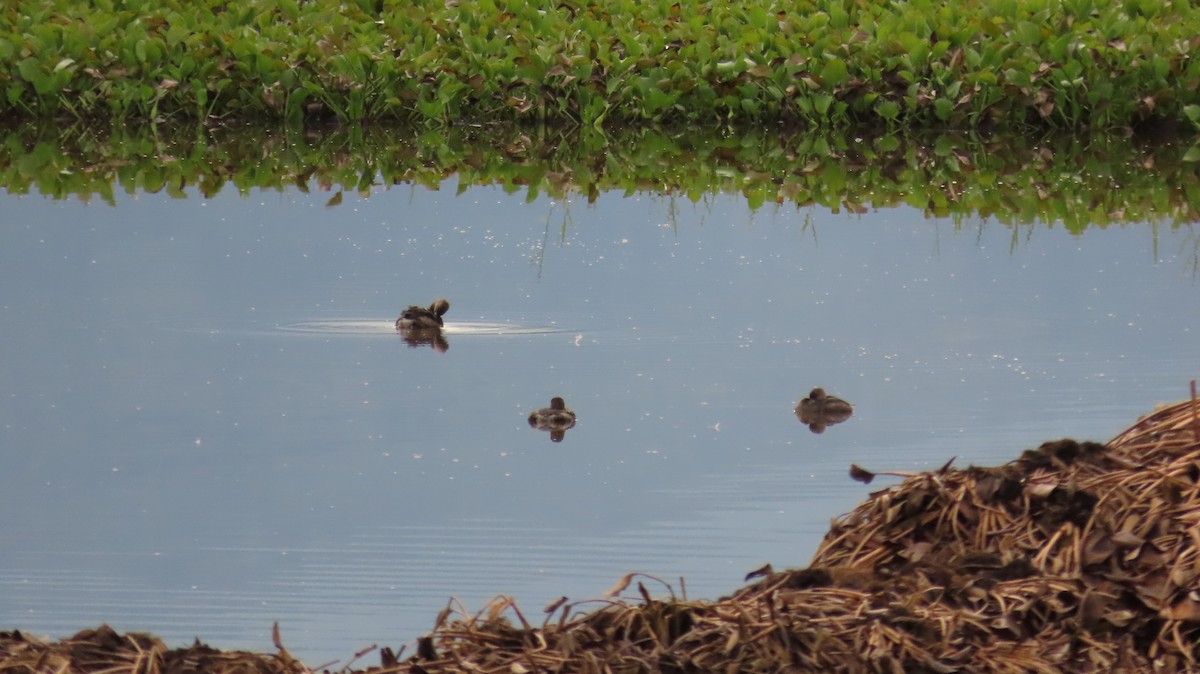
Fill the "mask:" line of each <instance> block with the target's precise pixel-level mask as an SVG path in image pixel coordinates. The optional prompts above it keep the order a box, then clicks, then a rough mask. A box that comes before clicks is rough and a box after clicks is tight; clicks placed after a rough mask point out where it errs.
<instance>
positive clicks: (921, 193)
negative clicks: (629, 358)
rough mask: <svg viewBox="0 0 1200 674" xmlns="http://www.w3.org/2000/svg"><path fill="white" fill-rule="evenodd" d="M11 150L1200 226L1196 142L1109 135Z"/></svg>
mask: <svg viewBox="0 0 1200 674" xmlns="http://www.w3.org/2000/svg"><path fill="white" fill-rule="evenodd" d="M2 135H3V141H2V142H0V187H2V188H4V189H6V190H7V191H8V192H10V193H27V192H30V191H36V192H40V193H42V194H45V195H49V196H52V197H54V198H72V197H75V198H81V199H85V200H86V199H93V198H98V199H101V200H103V201H106V202H108V203H115V193H116V192H117V191H124V192H127V193H131V194H132V193H138V192H166V193H168V194H171V195H173V196H177V197H186V196H188V195H189V194H190V195H193V196H195V195H197V194H198V195H201V196H204V197H209V196H213V195H215V194H216V193H218V192H220V191H221V190H223V189H236V190H238V191H239V192H242V193H247V192H250V191H252V190H255V189H264V190H281V189H284V188H293V187H294V188H298V189H300V190H302V191H308V190H319V191H323V192H327V193H329V200H328V203H329V205H330V206H336V205H337V204H338V203H340V202H341V200H342V198H343V193H344V192H351V193H358V194H360V195H364V196H369V195H370V194H372V193H374V192H377V191H381V190H387V189H392V188H393V187H394V186H396V185H421V186H425V187H428V188H431V189H438V188H441V187H444V186H450V185H457V187H458V189H459V190H465V189H466V188H467V187H469V186H471V185H500V186H503V188H504V189H505V190H507V191H508V192H510V193H522V194H524V195H525V198H526V199H528V200H530V201H532V200H533V199H536V198H538V197H539V196H541V195H549V196H552V197H555V198H559V199H567V198H571V199H578V200H586V201H594V200H595V199H598V198H599V196H600V194H601V193H604V192H609V193H617V194H620V193H627V194H628V193H634V192H650V193H655V194H661V195H667V196H669V197H671V198H682V199H686V200H690V201H693V202H699V201H703V200H705V199H708V198H710V197H711V196H712V195H716V194H740V195H742V196H743V197H744V198H745V199H746V201H747V203H749V205H750V206H751V207H752V208H755V209H758V208H761V207H763V206H766V205H769V206H777V205H788V206H797V207H802V206H809V205H816V206H818V207H820V208H824V209H829V210H831V211H835V212H849V213H857V212H863V211H865V210H867V209H870V208H883V207H889V206H896V205H901V204H907V205H910V206H914V207H916V208H918V209H921V210H923V211H924V212H925V213H926V214H928V215H930V216H941V217H958V216H971V217H974V216H975V215H976V214H977V215H979V216H982V217H984V218H988V219H993V220H997V221H1000V222H1003V223H1009V224H1023V223H1030V222H1044V223H1051V224H1061V225H1063V226H1065V227H1067V228H1068V229H1069V230H1071V231H1074V232H1079V231H1082V230H1083V229H1085V228H1087V227H1088V226H1105V225H1107V224H1109V223H1124V222H1147V221H1151V222H1169V223H1172V224H1179V223H1185V222H1195V221H1196V220H1197V219H1200V212H1198V207H1197V204H1200V173H1198V171H1197V166H1196V164H1195V163H1193V162H1191V161H1188V157H1187V155H1188V154H1189V152H1188V151H1187V149H1186V146H1185V144H1178V143H1174V142H1163V141H1162V140H1161V139H1160V140H1156V141H1155V142H1140V141H1139V140H1138V139H1137V138H1136V137H1119V136H1114V135H1111V134H1107V135H1097V136H1090V137H1089V136H1082V135H1079V134H1069V135H1066V136H1061V137H1048V138H1033V137H1029V136H1018V137H1004V138H1000V137H995V138H991V139H985V138H980V137H977V136H971V135H966V134H945V135H929V136H924V137H919V136H903V135H896V134H886V135H878V136H873V137H862V136H845V135H839V134H825V135H814V134H811V133H799V132H797V133H794V134H785V133H779V132H777V131H762V130H760V131H758V132H754V133H748V134H741V135H732V134H725V133H717V132H710V133H696V132H691V131H677V132H673V133H667V132H663V131H661V130H651V129H637V130H627V131H624V132H621V133H616V134H600V133H596V132H583V133H581V132H579V131H578V130H577V131H568V130H564V129H558V128H554V127H541V128H539V129H537V130H536V131H535V130H533V129H526V130H524V131H523V130H522V129H519V128H516V127H512V126H503V127H496V128H491V129H477V128H465V127H459V128H455V129H452V130H449V131H447V132H441V131H427V132H411V133H404V132H401V131H398V130H396V129H394V128H376V127H369V126H368V127H358V126H355V127H350V128H343V129H340V130H337V131H333V132H329V133H317V132H315V131H313V130H311V129H310V130H308V131H307V132H305V131H302V130H299V129H284V130H278V129H263V128H260V127H254V126H245V125H237V126H228V127H217V128H212V129H205V128H200V127H192V128H191V129H182V128H180V127H178V126H170V127H160V128H159V129H158V130H157V132H155V133H151V132H149V131H148V130H143V131H140V132H134V131H131V130H129V129H128V128H125V127H118V129H117V130H116V131H114V132H111V133H109V132H96V131H93V130H88V129H73V128H68V129H65V130H63V129H60V128H58V127H47V126H40V125H39V126H35V125H28V126H24V127H18V128H13V129H9V130H8V132H7V133H5V134H2Z"/></svg>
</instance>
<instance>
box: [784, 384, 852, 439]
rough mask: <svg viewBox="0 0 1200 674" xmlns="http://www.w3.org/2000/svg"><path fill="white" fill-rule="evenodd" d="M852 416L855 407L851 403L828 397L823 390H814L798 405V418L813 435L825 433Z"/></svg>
mask: <svg viewBox="0 0 1200 674" xmlns="http://www.w3.org/2000/svg"><path fill="white" fill-rule="evenodd" d="M852 414H854V407H853V406H852V405H851V404H850V403H848V402H846V401H845V400H842V399H841V398H837V397H834V396H831V395H827V394H826V393H825V389H823V388H815V389H813V390H812V391H810V392H809V394H808V397H807V398H805V399H803V400H801V401H800V404H799V405H796V418H797V419H799V420H800V423H802V424H805V425H806V426H808V430H810V431H812V432H813V433H824V432H825V428H826V427H827V426H832V425H834V424H840V423H842V422H843V421H845V420H847V419H849V418H850V416H851V415H852Z"/></svg>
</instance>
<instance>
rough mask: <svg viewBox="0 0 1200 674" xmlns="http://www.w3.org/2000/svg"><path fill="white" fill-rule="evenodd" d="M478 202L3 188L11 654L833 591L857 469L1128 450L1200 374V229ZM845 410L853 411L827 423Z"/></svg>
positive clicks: (349, 635)
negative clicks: (82, 633) (813, 573)
mask: <svg viewBox="0 0 1200 674" xmlns="http://www.w3.org/2000/svg"><path fill="white" fill-rule="evenodd" d="M444 187H445V186H444ZM454 193H455V190H453V189H443V190H442V191H427V190H424V189H421V188H414V189H409V188H407V187H405V188H393V189H392V190H390V191H385V192H379V193H376V194H375V195H373V196H371V197H370V198H369V199H361V198H356V197H354V196H352V195H346V197H345V199H344V201H343V203H342V205H340V206H338V207H336V208H325V207H324V204H325V203H326V202H327V201H328V195H327V194H319V193H318V194H314V195H307V194H303V193H300V192H298V191H284V192H279V193H254V194H252V195H250V196H249V197H245V198H243V197H240V196H237V195H235V194H230V193H224V194H221V195H218V196H217V197H216V198H213V199H209V200H205V199H202V198H199V197H197V196H195V195H194V194H193V195H192V196H191V197H189V198H187V199H183V200H172V199H169V198H167V197H165V196H162V195H147V194H138V195H136V196H124V197H119V198H118V203H117V206H116V207H115V208H114V207H108V206H103V205H86V204H81V203H78V202H73V201H62V202H51V201H48V200H44V199H42V198H40V197H36V196H35V197H13V196H3V197H0V202H2V205H0V232H2V237H3V238H2V240H0V284H2V287H3V288H4V291H3V293H2V294H0V316H2V317H3V325H4V346H3V348H2V349H0V368H2V369H0V372H2V373H3V376H2V377H0V382H2V383H0V397H2V399H3V401H4V404H3V405H0V461H2V465H3V472H2V473H0V512H3V513H5V515H6V516H5V517H3V518H0V541H2V542H3V543H2V545H0V627H15V628H21V629H28V630H31V631H33V632H35V633H45V634H52V635H67V634H71V633H73V632H74V631H76V630H78V629H82V628H85V627H91V626H94V625H96V624H98V623H100V622H109V623H110V624H112V625H114V626H115V627H116V628H117V629H121V630H147V631H153V632H155V633H157V634H159V635H160V636H163V637H164V638H165V639H166V640H167V641H168V642H169V643H171V644H173V645H181V644H184V643H187V642H190V640H191V639H192V638H193V637H196V636H199V637H201V638H202V639H203V640H205V641H208V642H210V643H212V644H214V645H216V646H219V647H222V648H248V649H253V650H270V648H271V641H270V631H271V625H272V622H274V621H279V623H280V628H281V631H282V635H283V639H284V642H285V644H286V645H287V646H288V647H289V649H290V650H291V651H292V652H293V653H295V654H296V655H298V656H299V657H301V658H302V659H304V660H305V661H306V662H308V663H309V664H310V665H317V664H320V663H322V662H325V661H327V660H333V659H342V660H343V661H344V660H345V659H346V658H348V657H349V656H350V655H351V654H352V653H353V652H354V651H355V650H357V649H359V648H361V647H363V646H366V645H369V644H371V643H378V644H380V645H392V646H398V645H400V644H403V643H410V642H411V641H412V640H414V639H415V637H417V636H418V635H420V634H422V633H424V632H425V631H427V630H428V629H429V627H430V626H431V625H432V623H433V620H434V618H435V616H436V614H437V613H438V611H440V610H441V609H442V608H443V607H445V606H446V605H447V603H448V602H450V600H451V597H456V598H457V601H458V602H461V605H462V606H464V607H465V608H466V609H467V610H469V611H475V610H479V609H481V608H482V607H483V606H484V604H485V602H486V601H487V600H488V599H489V598H491V597H493V596H495V595H498V594H506V595H509V596H512V597H514V598H516V599H517V600H518V602H519V603H520V605H521V606H522V608H523V610H524V611H525V614H526V615H527V616H529V617H530V619H531V620H533V621H535V622H536V621H540V616H541V611H540V608H541V607H542V606H543V605H544V604H546V603H548V602H549V601H551V600H553V599H556V598H558V597H560V596H562V595H567V596H569V597H570V598H571V599H572V600H581V599H586V598H589V597H598V596H600V595H602V594H603V593H604V592H605V590H607V589H608V588H609V587H611V586H612V585H613V584H614V583H616V581H617V580H618V579H619V578H620V577H621V576H622V575H624V574H625V573H627V572H630V571H641V572H645V573H647V574H652V575H654V576H657V577H659V578H661V579H662V580H664V581H666V582H668V583H671V584H672V585H673V586H674V589H675V591H676V592H680V591H682V589H683V588H682V587H681V584H680V581H679V579H680V577H681V576H682V577H684V578H685V579H686V591H687V593H688V595H689V596H690V597H693V598H705V597H707V598H716V597H718V596H720V595H722V594H727V593H729V592H731V591H733V590H734V589H736V588H737V587H738V586H739V585H740V584H741V582H742V578H743V576H744V574H745V573H747V572H748V571H750V570H752V569H754V568H757V567H758V566H760V565H762V564H763V563H766V562H770V563H772V564H774V565H775V566H776V567H777V568H782V567H797V566H803V565H804V564H806V562H807V561H808V559H809V557H810V556H811V554H812V553H813V551H814V550H815V549H816V546H817V545H818V543H819V541H820V538H821V535H822V534H823V533H824V531H825V530H826V528H827V526H828V522H829V519H830V518H831V517H835V516H837V515H838V514H840V513H843V512H846V511H848V510H850V509H851V508H853V506H854V505H855V504H856V503H857V502H858V501H860V500H861V499H862V498H864V497H865V496H866V495H867V494H868V493H870V492H871V491H873V490H875V489H878V488H879V485H880V482H876V483H875V484H873V485H871V486H866V485H862V484H859V483H856V482H853V481H852V480H850V479H849V478H848V477H847V469H848V467H849V465H850V464H851V463H857V464H859V465H862V466H864V467H866V468H868V469H871V470H896V471H915V470H925V469H929V468H933V467H938V466H941V465H942V464H943V463H945V462H946V461H947V460H948V459H949V458H950V457H954V456H956V457H958V458H957V462H958V464H960V465H966V464H968V463H977V464H996V463H1000V462H1004V461H1007V460H1009V459H1011V458H1014V457H1015V456H1016V455H1017V454H1018V453H1019V452H1020V450H1022V449H1023V448H1026V447H1030V446H1034V445H1037V444H1039V443H1040V442H1042V441H1044V440H1048V439H1053V438H1058V437H1063V436H1074V437H1078V438H1081V439H1082V438H1092V439H1100V440H1104V439H1107V438H1108V437H1111V436H1112V435H1114V434H1115V433H1117V432H1118V431H1119V430H1120V429H1122V428H1123V427H1125V426H1127V425H1129V424H1130V423H1132V422H1133V421H1134V420H1135V419H1136V418H1137V417H1138V416H1139V415H1141V414H1143V413H1146V412H1149V411H1150V410H1151V409H1152V408H1153V406H1154V405H1155V404H1158V403H1162V402H1168V401H1173V400H1176V399H1179V398H1182V397H1184V396H1185V395H1186V388H1187V381H1188V379H1190V378H1193V377H1195V376H1197V374H1200V358H1198V355H1200V354H1198V352H1197V346H1196V344H1197V339H1196V337H1197V331H1198V330H1200V299H1198V298H1200V293H1198V292H1197V270H1196V265H1195V251H1196V247H1197V243H1196V241H1197V238H1196V232H1195V231H1194V230H1193V229H1192V228H1190V227H1181V228H1178V229H1171V228H1168V227H1165V226H1163V227H1160V226H1155V225H1154V224H1153V223H1147V224H1139V225H1131V226H1126V227H1119V228H1118V227H1110V228H1107V229H1102V230H1096V229H1093V230H1088V231H1087V232H1086V233H1085V234H1083V235H1072V234H1069V233H1067V232H1066V231H1064V230H1063V229H1061V228H1058V227H1054V226H1050V227H1047V226H1045V225H1038V226H1031V227H1023V228H1021V229H1019V230H1017V231H1016V232H1015V233H1014V230H1013V229H1011V228H1009V227H1006V226H1002V225H999V224H996V223H988V222H973V221H967V222H959V223H957V224H955V223H952V222H950V221H946V220H927V219H925V218H924V217H923V216H922V215H921V214H920V213H919V212H918V211H915V210H911V209H907V208H894V209H887V210H881V211H875V212H870V213H867V214H865V215H842V214H832V213H829V212H826V211H821V210H815V209H800V210H797V209H795V208H793V207H790V206H788V207H781V208H778V209H770V208H767V209H761V210H759V211H757V212H751V211H749V210H748V209H747V208H746V206H745V205H744V202H743V201H742V200H741V199H740V198H739V197H737V196H730V197H716V198H710V199H707V200H705V201H704V202H701V203H699V204H692V203H690V202H680V201H676V200H674V199H671V198H669V197H658V196H649V195H635V196H632V197H624V196H621V195H618V194H605V195H602V196H601V198H600V199H599V200H598V202H597V204H596V205H595V206H584V205H581V204H571V203H562V202H554V201H550V200H546V199H542V200H536V201H533V202H531V203H526V202H525V200H524V197H523V196H512V195H506V194H504V193H503V191H501V190H500V189H498V188H488V187H472V188H469V189H467V190H466V191H465V192H464V193H463V194H462V195H461V196H457V197H456V196H454ZM439 296H444V297H446V298H448V299H449V300H450V302H451V305H452V306H451V309H450V312H449V313H448V314H447V315H446V319H447V322H448V324H447V330H446V334H445V335H444V337H445V340H446V346H447V347H448V348H446V349H445V350H444V351H439V350H438V349H434V348H429V346H428V345H417V346H416V347H410V346H409V345H408V344H406V343H405V341H404V340H403V339H401V338H400V336H398V335H397V334H396V333H395V331H394V329H392V327H391V321H392V320H394V318H395V317H396V315H398V313H399V311H400V310H401V309H402V308H404V307H405V306H407V305H409V304H422V305H427V304H428V303H429V302H431V301H432V300H433V299H434V298H436V297H439ZM814 386H823V387H825V388H826V389H827V390H829V391H830V393H832V394H834V395H838V396H841V397H843V398H846V399H847V400H849V401H851V402H852V403H854V404H855V406H856V411H855V414H854V416H853V417H852V418H851V419H850V420H848V421H846V422H845V423H842V424H839V425H836V426H831V427H829V428H828V429H827V430H826V431H825V432H824V433H823V434H819V435H818V434H814V433H811V432H810V431H809V430H808V429H807V428H806V427H805V426H803V425H801V424H800V422H799V421H798V420H797V418H796V416H795V414H794V412H793V408H794V407H795V405H796V403H797V401H799V400H800V398H802V397H804V396H805V395H806V394H807V392H808V390H809V389H810V388H812V387H814ZM556 395H560V396H562V397H564V398H565V399H566V402H567V405H568V406H569V407H571V408H572V409H574V410H575V411H576V412H577V413H578V415H579V417H578V423H577V424H576V426H575V427H574V428H572V429H570V430H569V431H567V432H566V435H565V438H564V439H563V441H562V442H560V443H554V442H551V439H550V435H549V434H548V433H546V432H543V431H539V430H536V429H533V428H530V427H529V424H528V423H527V421H526V417H527V416H528V414H529V413H530V412H531V411H532V410H534V409H537V408H539V407H544V406H546V405H548V403H549V400H550V398H551V397H552V396H556ZM883 484H887V482H886V481H885V482H883ZM646 582H647V584H648V586H649V587H650V589H651V590H652V591H655V592H656V593H658V592H664V591H665V590H664V589H663V588H662V587H661V586H660V585H658V584H657V583H655V582H653V581H646ZM368 660H369V661H373V656H371V657H369V658H368Z"/></svg>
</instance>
